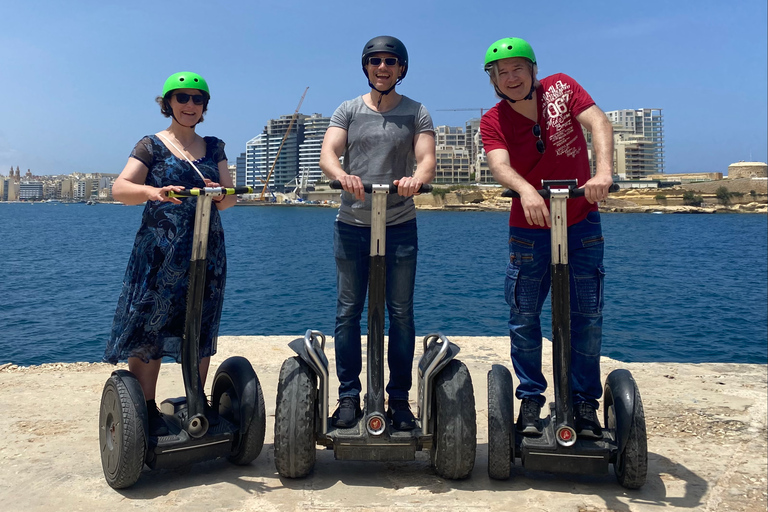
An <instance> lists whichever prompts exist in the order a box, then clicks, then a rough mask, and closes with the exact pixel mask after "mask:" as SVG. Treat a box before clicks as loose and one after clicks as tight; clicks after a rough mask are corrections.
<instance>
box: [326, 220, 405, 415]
mask: <svg viewBox="0 0 768 512" xmlns="http://www.w3.org/2000/svg"><path fill="white" fill-rule="evenodd" d="M370 246H371V229H370V227H358V226H352V225H350V224H346V223H344V222H339V221H336V224H335V228H334V234H333V253H334V257H335V258H336V290H337V301H336V329H335V331H334V341H335V347H336V374H337V375H338V377H339V398H342V397H345V396H351V397H357V396H359V394H360V391H361V390H362V384H361V383H360V372H361V370H362V346H361V340H360V317H361V315H362V312H363V308H364V306H365V297H366V294H367V291H368V268H369V266H370V260H369V258H370ZM417 252H418V237H417V233H416V219H413V220H410V221H407V222H404V223H402V224H397V225H395V226H388V227H387V235H386V249H385V254H386V263H387V282H386V306H387V312H388V314H389V345H388V347H387V348H388V351H387V360H388V362H389V383H388V384H387V388H386V391H387V393H388V394H389V397H390V398H391V399H405V400H407V399H408V391H409V390H410V389H411V370H412V367H413V353H414V347H415V344H416V327H415V325H414V321H413V289H414V285H415V283H416V253H417Z"/></svg>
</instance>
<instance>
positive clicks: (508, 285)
mask: <svg viewBox="0 0 768 512" xmlns="http://www.w3.org/2000/svg"><path fill="white" fill-rule="evenodd" d="M514 257H515V255H514V253H513V254H510V255H509V258H510V262H509V264H508V265H507V272H506V274H507V275H506V278H505V279H504V298H505V300H506V301H507V304H509V307H511V308H512V309H513V310H515V312H518V311H519V310H518V307H517V301H516V300H515V290H516V289H517V278H518V277H519V276H520V266H519V265H516V264H515V263H514V262H513V261H512V260H513V259H514Z"/></svg>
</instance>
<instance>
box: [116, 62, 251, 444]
mask: <svg viewBox="0 0 768 512" xmlns="http://www.w3.org/2000/svg"><path fill="white" fill-rule="evenodd" d="M209 99H210V93H209V90H208V84H207V83H206V81H205V80H204V79H203V77H201V76H200V75H198V74H196V73H190V72H181V73H176V74H174V75H171V76H170V77H169V78H168V79H167V80H166V82H165V86H164V87H163V94H162V96H158V98H157V102H158V104H160V108H161V112H162V113H163V115H164V116H166V117H170V118H171V125H170V126H169V127H168V128H167V129H165V130H163V131H161V132H158V133H156V134H154V135H148V136H146V137H144V138H142V139H141V140H140V141H139V142H138V143H137V144H136V147H134V148H133V151H132V152H131V155H130V158H129V159H128V163H127V164H126V165H125V168H124V169H123V171H122V172H121V173H120V176H119V177H118V178H117V179H116V180H115V184H114V186H113V187H112V195H113V197H114V198H115V199H117V200H118V201H120V202H122V203H124V204H127V205H136V204H141V203H143V202H146V206H145V207H144V213H143V216H142V220H141V226H140V227H139V231H138V233H137V234H136V240H135V242H134V246H133V251H132V252H131V257H130V260H129V261H128V268H127V269H126V272H125V277H124V278H123V288H122V292H121V293H120V299H119V300H118V303H117V310H116V311H115V318H114V321H113V324H112V332H111V335H110V339H109V342H108V343H107V347H106V350H105V352H104V361H106V362H109V363H113V364H115V363H117V362H118V361H125V360H127V361H128V369H129V370H130V371H131V372H132V373H133V374H134V375H135V376H136V378H137V379H138V381H139V383H140V384H141V388H142V390H143V391H144V397H145V399H146V401H147V411H148V412H149V429H150V433H151V435H164V434H166V433H167V427H166V425H165V423H164V421H163V420H162V416H161V414H160V412H159V411H158V409H157V405H156V403H155V390H156V384H157V377H158V374H159V372H160V362H161V359H162V358H163V357H172V358H174V359H175V360H176V361H177V362H179V359H180V350H181V341H182V338H183V336H184V324H185V316H186V298H187V285H188V282H189V277H188V269H189V260H190V257H191V254H192V236H193V231H194V219H195V206H196V199H194V198H185V199H181V200H180V199H177V198H172V197H168V196H167V195H166V194H167V192H168V191H171V190H173V191H177V192H178V191H181V190H184V189H185V188H186V189H191V188H201V187H205V186H209V187H217V186H224V187H233V186H234V185H233V184H232V178H231V177H230V175H229V170H228V168H227V156H226V154H225V153H224V142H222V141H221V140H219V139H217V138H215V137H201V136H200V135H197V133H195V126H196V125H197V124H198V123H200V122H202V121H203V114H205V112H206V110H207V108H208V101H209ZM190 161H192V162H193V163H194V164H195V165H194V166H193V165H191V164H190ZM195 167H196V168H195ZM235 202H236V198H235V196H224V195H222V196H218V197H216V198H214V200H213V207H212V212H211V222H210V232H209V236H208V253H207V259H208V264H207V272H206V282H205V294H204V299H203V317H202V322H201V333H200V379H201V381H202V383H203V384H205V379H206V376H207V373H208V367H209V364H210V358H211V356H212V355H213V354H214V353H215V352H216V339H217V337H218V332H219V320H220V318H221V308H222V303H223V299H224V284H225V280H226V270H227V266H226V254H225V250H224V231H223V229H222V225H221V218H220V216H219V213H218V212H219V210H224V209H226V208H229V207H230V206H233V205H234V204H235Z"/></svg>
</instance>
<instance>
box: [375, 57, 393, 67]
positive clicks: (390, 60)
mask: <svg viewBox="0 0 768 512" xmlns="http://www.w3.org/2000/svg"><path fill="white" fill-rule="evenodd" d="M381 61H384V64H386V65H387V66H394V65H395V64H397V63H398V59H397V57H387V58H385V59H382V58H381V57H371V58H369V59H368V64H371V65H373V66H380V65H381Z"/></svg>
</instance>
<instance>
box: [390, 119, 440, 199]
mask: <svg viewBox="0 0 768 512" xmlns="http://www.w3.org/2000/svg"><path fill="white" fill-rule="evenodd" d="M413 152H414V155H415V156H416V170H415V171H413V176H405V177H403V178H401V179H399V180H395V181H394V183H395V185H397V193H398V194H399V195H401V196H404V197H409V196H412V195H414V194H416V193H418V191H419V189H420V188H421V186H422V185H423V184H425V183H431V182H432V180H433V179H435V133H434V132H421V133H417V134H416V136H415V137H414V138H413Z"/></svg>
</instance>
